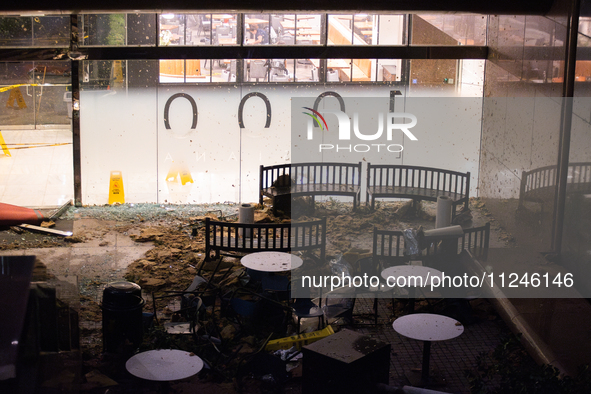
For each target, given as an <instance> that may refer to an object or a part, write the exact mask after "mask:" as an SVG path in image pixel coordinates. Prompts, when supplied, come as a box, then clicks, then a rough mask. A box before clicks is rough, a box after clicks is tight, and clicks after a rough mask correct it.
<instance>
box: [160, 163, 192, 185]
mask: <svg viewBox="0 0 591 394" xmlns="http://www.w3.org/2000/svg"><path fill="white" fill-rule="evenodd" d="M179 175H180V178H181V184H182V185H183V186H184V185H185V184H186V183H187V182H191V183H193V177H192V176H191V171H189V169H188V168H187V167H186V166H185V164H184V163H182V164H181V165H180V166H179V165H176V164H175V163H174V162H173V163H172V166H171V167H170V170H168V174H167V175H166V181H167V182H176V181H177V177H178V176H179Z"/></svg>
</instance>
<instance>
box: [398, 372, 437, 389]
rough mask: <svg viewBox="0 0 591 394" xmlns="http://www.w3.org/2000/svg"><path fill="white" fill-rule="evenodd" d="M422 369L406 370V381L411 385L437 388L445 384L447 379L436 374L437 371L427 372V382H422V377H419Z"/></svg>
mask: <svg viewBox="0 0 591 394" xmlns="http://www.w3.org/2000/svg"><path fill="white" fill-rule="evenodd" d="M421 375H422V371H421V370H420V369H417V370H412V371H408V372H406V373H405V374H404V376H405V377H406V379H407V380H408V382H409V383H410V385H411V386H413V387H421V388H431V389H433V388H438V387H444V386H446V385H447V381H446V380H445V378H443V377H441V376H438V374H437V372H435V373H434V372H433V370H431V373H430V374H429V382H428V383H426V384H425V383H423V379H422V378H421Z"/></svg>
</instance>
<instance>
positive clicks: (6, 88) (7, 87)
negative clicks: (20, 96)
mask: <svg viewBox="0 0 591 394" xmlns="http://www.w3.org/2000/svg"><path fill="white" fill-rule="evenodd" d="M19 86H39V84H38V83H19V84H17V85H10V86H6V87H3V88H0V93H2V92H6V91H7V90H10V89H14V88H18V87H19Z"/></svg>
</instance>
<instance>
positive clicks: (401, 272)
mask: <svg viewBox="0 0 591 394" xmlns="http://www.w3.org/2000/svg"><path fill="white" fill-rule="evenodd" d="M381 275H382V278H384V279H385V280H386V281H388V278H390V281H391V282H392V283H396V285H397V286H398V284H399V283H401V282H400V280H399V279H398V278H404V281H402V283H403V284H404V286H402V287H409V288H411V290H410V291H409V295H408V298H409V300H408V305H407V312H408V313H413V312H414V310H415V293H416V291H415V288H417V287H429V286H431V283H432V280H433V277H434V276H438V277H441V275H442V274H441V271H439V270H436V269H435V268H430V267H425V266H422V265H395V266H393V267H388V268H386V269H385V270H383V271H382V273H381Z"/></svg>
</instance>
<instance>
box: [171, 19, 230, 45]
mask: <svg viewBox="0 0 591 394" xmlns="http://www.w3.org/2000/svg"><path fill="white" fill-rule="evenodd" d="M236 28H237V15H236V14H173V13H168V14H160V15H159V32H160V33H159V38H160V40H159V45H160V46H169V45H178V46H182V45H191V46H199V45H236V44H237V41H236Z"/></svg>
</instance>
